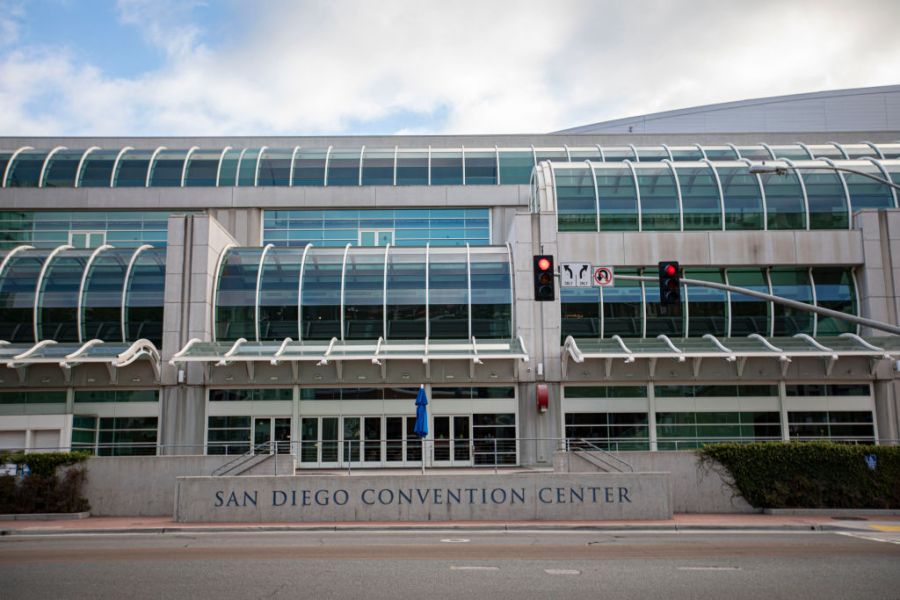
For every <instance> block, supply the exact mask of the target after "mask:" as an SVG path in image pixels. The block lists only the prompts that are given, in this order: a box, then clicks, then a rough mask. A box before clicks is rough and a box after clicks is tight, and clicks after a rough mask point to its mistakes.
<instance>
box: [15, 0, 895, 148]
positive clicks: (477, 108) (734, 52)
mask: <svg viewBox="0 0 900 600" xmlns="http://www.w3.org/2000/svg"><path fill="white" fill-rule="evenodd" d="M898 23H900V1H898V0H854V1H853V2H850V1H848V0H838V1H835V0H777V1H769V0H754V1H753V2H750V1H749V0H747V1H738V0H733V1H731V0H679V1H676V0H630V1H625V0H621V1H606V0H552V1H547V0H542V1H532V0H453V1H447V0H439V1H431V0H408V1H398V0H358V1H349V0H348V1H345V0H333V1H328V2H326V1H323V0H319V1H305V0H259V1H253V2H246V1H238V0H206V1H197V0H118V1H113V0H109V1H101V0H0V135H241V134H256V135H278V134H284V135H311V134H378V133H383V134H393V133H512V132H518V133H539V132H548V131H554V130H558V129H563V128H566V127H573V126H577V125H582V124H587V123H591V122H596V121H601V120H606V119H613V118H619V117H626V116H631V115H637V114H642V113H647V112H654V111H659V110H669V109H675V108H684V107H688V106H695V105H698V104H707V103H712V102H724V101H730V100H739V99H745V98H754V97H761V96H771V95H779V94H790V93H799V92H808V91H818V90H827V89H840V88H848V87H861V86H873V85H887V84H896V83H900V36H898V35H897V34H896V27H897V24H898Z"/></svg>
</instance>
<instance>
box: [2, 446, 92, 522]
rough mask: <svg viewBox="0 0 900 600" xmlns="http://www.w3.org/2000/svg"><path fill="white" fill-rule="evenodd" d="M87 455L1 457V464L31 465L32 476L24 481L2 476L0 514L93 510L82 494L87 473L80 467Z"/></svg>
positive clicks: (13, 455)
mask: <svg viewBox="0 0 900 600" xmlns="http://www.w3.org/2000/svg"><path fill="white" fill-rule="evenodd" d="M88 456H89V454H87V453H85V452H48V453H46V454H24V453H17V454H7V455H0V463H14V464H16V465H18V466H23V465H27V466H28V468H29V470H30V471H31V473H30V474H29V475H28V476H27V477H24V478H23V479H21V481H20V480H19V479H18V478H17V477H13V476H11V475H2V476H0V513H5V514H29V513H66V512H81V511H85V510H88V509H89V508H90V506H89V504H88V501H87V499H85V498H84V497H83V496H82V495H81V488H82V485H83V484H84V481H85V478H86V474H85V470H84V467H81V466H78V465H79V463H82V462H84V460H85V459H87V457H88Z"/></svg>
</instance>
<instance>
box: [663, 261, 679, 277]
mask: <svg viewBox="0 0 900 600" xmlns="http://www.w3.org/2000/svg"><path fill="white" fill-rule="evenodd" d="M665 271H666V275H668V276H669V277H672V276H674V275H675V274H676V273H678V268H677V267H675V265H673V264H672V263H669V264H667V265H666V269H665Z"/></svg>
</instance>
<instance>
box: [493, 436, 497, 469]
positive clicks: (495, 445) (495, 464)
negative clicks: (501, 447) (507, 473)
mask: <svg viewBox="0 0 900 600" xmlns="http://www.w3.org/2000/svg"><path fill="white" fill-rule="evenodd" d="M496 474H497V438H494V475H496Z"/></svg>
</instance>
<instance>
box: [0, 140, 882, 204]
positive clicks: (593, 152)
mask: <svg viewBox="0 0 900 600" xmlns="http://www.w3.org/2000/svg"><path fill="white" fill-rule="evenodd" d="M898 157H900V144H868V143H861V144H836V143H835V144H819V145H807V144H803V143H795V144H782V145H776V146H768V145H766V144H758V145H752V146H734V145H732V144H728V145H724V146H701V145H699V144H694V145H689V146H667V145H661V146H641V147H635V146H620V147H615V146H599V145H594V146H572V147H569V146H562V147H556V148H535V147H528V148H515V147H507V148H497V147H493V148H438V147H425V148H400V147H393V148H376V147H366V146H360V147H355V148H335V147H325V148H323V147H318V148H313V147H301V146H295V147H281V148H274V147H262V148H232V147H225V148H164V147H144V148H132V147H124V148H96V147H93V148H81V149H79V148H71V149H70V148H62V147H56V148H44V149H34V148H30V147H26V148H18V149H7V150H0V176H2V180H0V187H73V186H74V187H110V186H112V187H133V186H138V187H198V186H206V187H217V186H218V187H229V186H241V187H258V186H281V187H288V186H369V185H527V184H528V183H529V180H530V178H531V171H532V169H533V168H534V166H535V165H537V163H538V162H540V161H545V160H546V161H551V162H558V163H565V162H576V163H578V162H583V161H591V162H592V163H604V162H607V163H609V162H615V163H621V162H622V161H625V160H627V161H630V162H633V163H636V164H640V163H662V162H663V161H672V162H674V163H684V162H700V161H704V160H709V161H712V162H722V161H745V162H746V161H761V160H771V159H779V160H784V159H787V160H799V161H803V160H812V159H830V160H867V161H882V160H892V159H896V158H898ZM871 164H872V163H870V166H871ZM657 167H659V165H657ZM850 182H851V183H854V184H855V183H859V182H854V180H853V177H852V176H851V177H850ZM851 193H852V192H851ZM858 193H860V194H866V195H873V194H874V196H875V197H874V198H872V199H870V200H868V201H867V202H868V203H867V204H865V205H866V206H881V205H882V203H883V202H884V198H883V197H881V196H883V194H882V193H881V192H877V191H872V190H868V191H867V190H865V189H860V190H859V191H858ZM879 198H880V199H879ZM860 206H862V205H860Z"/></svg>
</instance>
